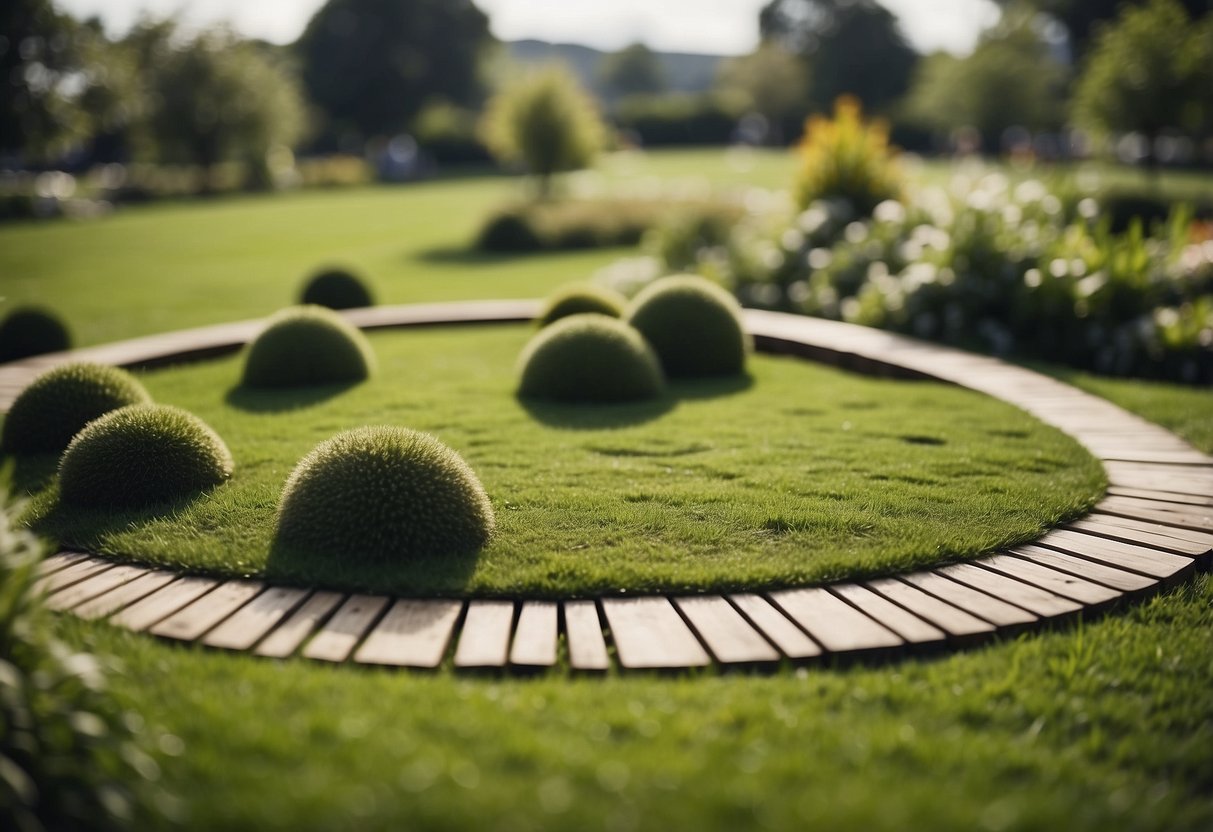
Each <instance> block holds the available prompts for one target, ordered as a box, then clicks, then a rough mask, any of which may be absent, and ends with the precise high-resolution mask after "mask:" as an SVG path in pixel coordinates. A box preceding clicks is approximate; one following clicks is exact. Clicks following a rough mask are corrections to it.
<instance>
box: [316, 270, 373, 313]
mask: <svg viewBox="0 0 1213 832" xmlns="http://www.w3.org/2000/svg"><path fill="white" fill-rule="evenodd" d="M300 303H303V304H313V305H315V306H325V307H328V308H329V309H358V308H360V307H363V306H374V305H375V298H374V296H373V295H372V294H371V290H370V289H369V288H367V285H366V283H364V282H363V281H362V279H361V278H359V277H358V276H357V275H354V274H352V273H351V272H348V271H346V270H345V269H325V270H324V271H321V272H317V273H316V274H315V275H313V276H312V277H311V278H309V279H308V281H307V283H306V284H304V287H303V292H302V293H301V294H300Z"/></svg>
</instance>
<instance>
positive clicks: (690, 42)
mask: <svg viewBox="0 0 1213 832" xmlns="http://www.w3.org/2000/svg"><path fill="white" fill-rule="evenodd" d="M765 2H766V0H476V5H478V6H480V8H481V9H483V10H484V11H485V12H487V13H488V15H489V19H490V21H491V27H492V30H493V34H495V35H496V36H497V37H498V38H499V39H501V40H521V39H523V38H537V39H540V40H548V41H557V42H561V43H581V44H585V45H586V46H594V47H597V48H599V49H607V50H613V49H619V48H621V47H623V46H626V45H627V44H629V43H632V42H634V41H642V42H644V43H646V44H647V45H648V46H650V47H651V48H653V49H658V50H662V51H670V52H675V51H676V52H704V53H711V54H722V55H737V54H744V53H746V52H749V51H750V50H751V49H753V47H754V45H755V44H756V43H757V41H758V10H759V9H760V8H762V6H763V5H764V4H765ZM880 2H881V3H883V4H884V5H885V6H887V7H888V8H889V9H891V10H892V11H893V12H895V13H896V14H897V15H898V16H899V17H900V18H901V24H902V27H903V31H904V32H905V34H906V36H907V37H908V38H909V40H910V42H911V43H913V44H914V46H916V47H917V48H918V49H919V50H921V51H926V52H929V51H934V50H936V49H946V50H948V51H950V52H955V53H958V54H964V53H966V52H968V51H970V50H971V49H972V48H973V43H974V42H975V40H976V38H977V34H978V32H980V31H981V29H982V28H984V27H985V26H987V25H989V24H990V23H992V22H993V21H994V19H995V18H996V17H997V11H996V10H995V7H994V5H993V3H992V2H990V0H880ZM322 3H323V0H256V2H250V1H249V0H56V5H58V6H59V7H60V8H62V9H64V10H66V11H69V12H71V13H72V14H74V15H76V16H78V17H89V16H92V15H97V16H99V17H101V19H102V20H103V21H104V22H105V24H106V27H107V29H109V31H111V32H112V33H115V34H120V33H122V32H124V31H125V30H126V29H127V28H129V27H130V25H131V23H132V22H133V21H134V20H135V18H136V17H137V16H138V15H139V13H140V12H141V11H148V12H151V13H152V14H153V15H155V16H164V15H167V14H173V13H175V12H181V13H182V15H183V17H184V18H185V20H186V21H188V22H190V23H193V24H196V25H206V24H210V23H215V22H219V21H227V22H229V23H231V24H232V25H233V26H234V27H235V28H236V29H237V31H239V32H241V33H242V34H244V35H246V36H249V37H257V38H263V39H265V40H269V41H273V42H275V43H288V42H290V41H293V40H294V39H295V38H297V37H298V36H299V33H300V32H302V31H303V27H304V26H305V25H306V24H307V21H308V18H310V17H311V15H312V14H313V13H314V12H315V11H316V9H317V8H319V7H320V5H321V4H322Z"/></svg>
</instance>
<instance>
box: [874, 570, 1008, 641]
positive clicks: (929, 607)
mask: <svg viewBox="0 0 1213 832" xmlns="http://www.w3.org/2000/svg"><path fill="white" fill-rule="evenodd" d="M867 585H868V586H869V587H870V588H871V589H873V590H874V591H876V592H879V593H880V594H881V595H883V596H884V597H886V598H888V599H889V600H890V601H893V602H894V603H896V604H900V605H901V606H903V607H905V608H906V609H908V610H909V611H910V612H912V613H914V614H915V615H917V616H919V617H921V618H924V619H926V620H927V621H930V622H931V623H932V624H934V625H935V626H936V627H939V628H940V629H941V630H943V631H944V632H945V633H947V634H948V636H950V637H951V638H953V639H966V638H972V637H974V636H981V635H988V634H989V633H992V632H994V630H995V627H994V625H993V624H991V623H990V622H988V621H984V620H982V619H980V618H978V617H977V616H975V615H971V614H969V613H967V612H965V611H964V610H962V609H960V608H959V607H956V606H953V605H952V604H949V603H947V602H946V601H941V600H940V599H938V598H936V597H935V596H934V595H930V594H929V593H926V592H924V591H922V590H921V589H919V588H918V587H916V586H913V585H911V584H907V583H904V582H902V581H899V580H897V579H896V578H881V579H879V580H875V581H868V584H867Z"/></svg>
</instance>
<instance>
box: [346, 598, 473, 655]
mask: <svg viewBox="0 0 1213 832" xmlns="http://www.w3.org/2000/svg"><path fill="white" fill-rule="evenodd" d="M462 611H463V602H462V601H454V600H449V599H435V600H417V599H411V598H398V599H397V600H396V601H395V603H393V604H392V608H391V609H390V610H388V612H387V615H385V616H384V617H383V619H382V620H380V622H379V623H378V624H376V625H375V629H374V630H372V631H371V633H370V635H368V636H367V637H366V641H365V642H363V644H362V646H361V647H359V648H358V652H357V653H355V654H354V661H356V662H360V663H362V664H381V665H391V666H393V667H426V668H433V667H437V666H438V665H440V664H441V663H442V658H443V656H445V655H446V651H447V647H448V646H449V645H450V643H451V635H452V633H454V631H455V624H456V623H457V622H458V621H459V614H460V613H461V612H462Z"/></svg>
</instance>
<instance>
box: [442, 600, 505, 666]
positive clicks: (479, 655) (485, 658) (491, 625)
mask: <svg viewBox="0 0 1213 832" xmlns="http://www.w3.org/2000/svg"><path fill="white" fill-rule="evenodd" d="M513 624H514V602H513V601H471V602H469V603H468V611H467V615H466V616H465V617H464V620H463V631H462V632H461V633H460V634H459V646H458V647H456V648H455V667H461V668H469V669H470V668H490V667H505V664H506V661H507V660H508V659H509V652H510V634H511V633H510V629H511V627H513Z"/></svg>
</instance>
